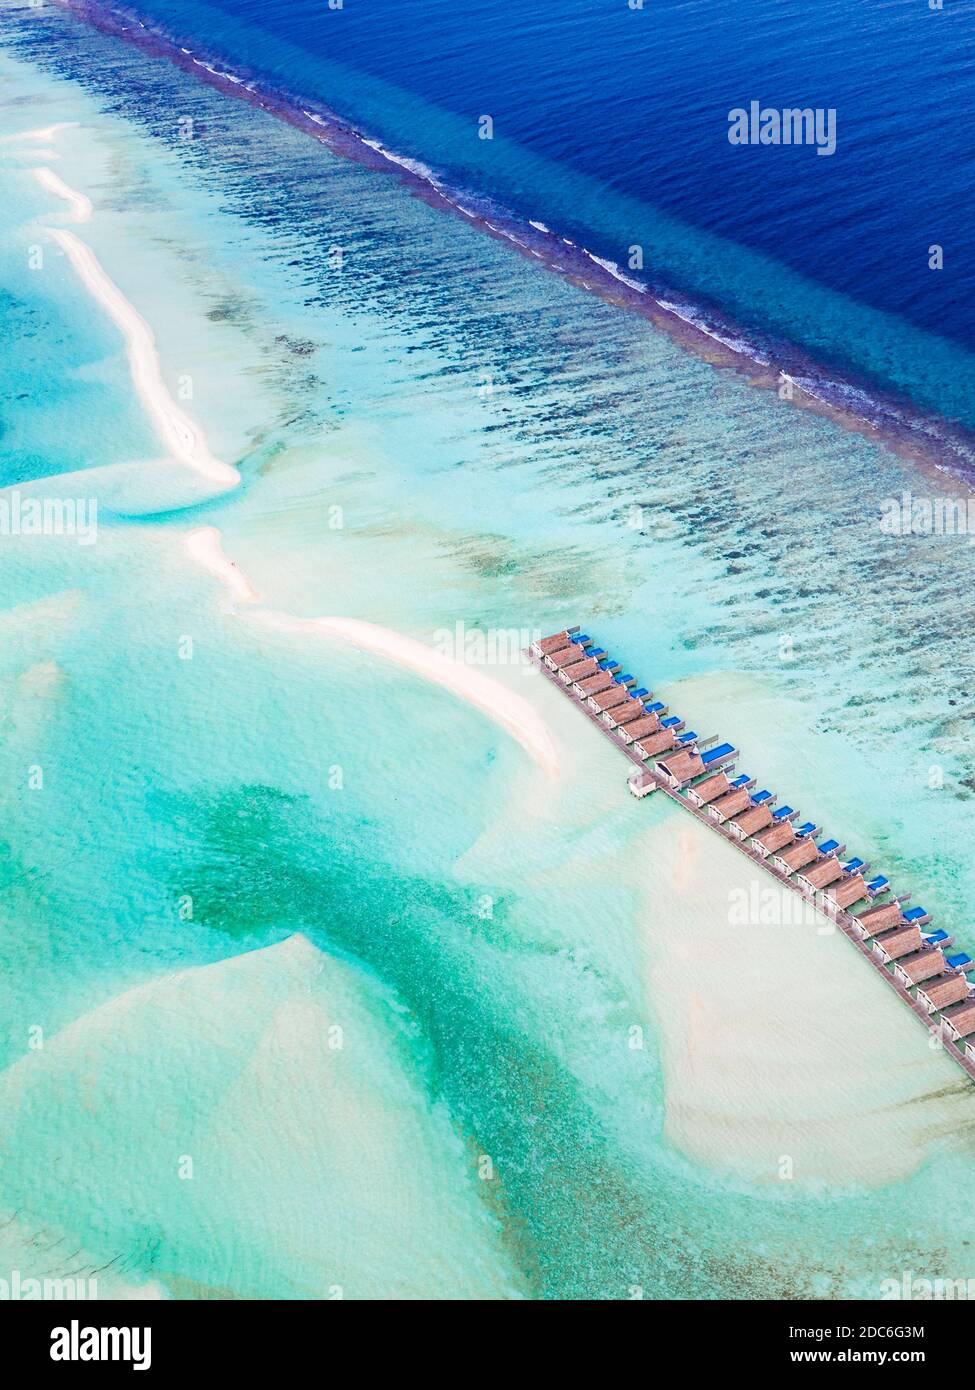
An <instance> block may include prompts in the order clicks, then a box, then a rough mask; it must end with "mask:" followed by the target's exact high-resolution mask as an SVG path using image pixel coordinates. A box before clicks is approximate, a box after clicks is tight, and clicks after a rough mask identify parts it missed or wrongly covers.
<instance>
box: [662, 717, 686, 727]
mask: <svg viewBox="0 0 975 1390" xmlns="http://www.w3.org/2000/svg"><path fill="white" fill-rule="evenodd" d="M683 722H684V721H683V720H682V719H681V717H680V715H678V714H671V715H669V716H668V717H667V718H666V719H661V721H660V727H661V729H672V728H673V727H674V725H675V724H682V723H683Z"/></svg>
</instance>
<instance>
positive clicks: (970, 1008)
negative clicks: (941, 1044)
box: [941, 995, 975, 1042]
mask: <svg viewBox="0 0 975 1390" xmlns="http://www.w3.org/2000/svg"><path fill="white" fill-rule="evenodd" d="M941 1028H942V1031H943V1032H945V1033H947V1034H948V1036H949V1037H950V1038H956V1039H957V1041H958V1042H961V1041H962V1039H963V1038H968V1037H971V1035H972V1034H973V1033H975V998H972V996H971V995H969V997H968V998H967V999H963V1000H961V1001H960V1002H959V1003H958V1004H952V1005H951V1007H950V1008H948V1009H945V1011H944V1013H943V1014H942V1015H941Z"/></svg>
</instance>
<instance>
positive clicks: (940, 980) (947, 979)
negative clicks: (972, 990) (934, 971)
mask: <svg viewBox="0 0 975 1390" xmlns="http://www.w3.org/2000/svg"><path fill="white" fill-rule="evenodd" d="M915 997H916V999H917V1002H918V1003H919V1004H922V1005H923V1006H924V1008H926V1009H927V1011H928V1013H929V1014H933V1013H937V1011H938V1010H939V1009H947V1008H948V1006H949V1004H957V1003H958V1002H959V1000H961V999H967V998H968V981H967V980H966V979H965V976H964V975H958V974H956V973H955V972H954V971H950V972H949V973H948V974H947V975H935V976H934V977H933V978H932V979H930V980H925V982H924V984H923V985H918V987H917V994H916V996H915Z"/></svg>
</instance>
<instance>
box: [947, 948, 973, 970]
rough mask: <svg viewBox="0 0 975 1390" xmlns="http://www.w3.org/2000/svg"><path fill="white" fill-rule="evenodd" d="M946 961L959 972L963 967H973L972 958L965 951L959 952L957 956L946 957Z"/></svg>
mask: <svg viewBox="0 0 975 1390" xmlns="http://www.w3.org/2000/svg"><path fill="white" fill-rule="evenodd" d="M945 960H946V961H947V962H948V964H949V965H950V966H952V968H953V969H955V970H959V969H960V968H961V967H962V966H963V965H971V963H972V958H971V956H969V955H966V954H965V952H964V951H959V952H958V954H957V956H945Z"/></svg>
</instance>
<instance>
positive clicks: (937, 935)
mask: <svg viewBox="0 0 975 1390" xmlns="http://www.w3.org/2000/svg"><path fill="white" fill-rule="evenodd" d="M924 939H925V941H926V942H927V943H928V945H929V946H937V944H938V942H939V941H947V940H948V933H947V932H946V931H945V930H944V929H943V928H942V927H939V928H938V930H937V931H933V932H927V933H925V937H924Z"/></svg>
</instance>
